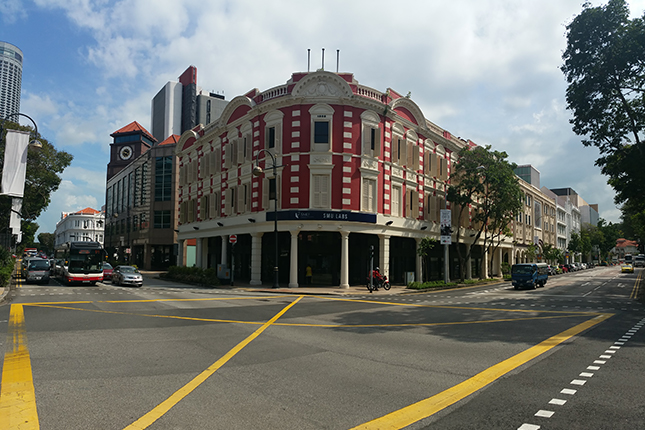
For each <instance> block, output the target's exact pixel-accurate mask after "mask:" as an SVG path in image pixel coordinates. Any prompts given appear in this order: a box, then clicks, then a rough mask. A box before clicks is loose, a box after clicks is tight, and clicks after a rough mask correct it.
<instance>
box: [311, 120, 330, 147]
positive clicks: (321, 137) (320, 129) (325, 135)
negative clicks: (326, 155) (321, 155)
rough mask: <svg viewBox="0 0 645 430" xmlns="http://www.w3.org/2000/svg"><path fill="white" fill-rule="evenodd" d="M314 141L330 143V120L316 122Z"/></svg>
mask: <svg viewBox="0 0 645 430" xmlns="http://www.w3.org/2000/svg"><path fill="white" fill-rule="evenodd" d="M314 143H329V122H328V121H316V122H314Z"/></svg>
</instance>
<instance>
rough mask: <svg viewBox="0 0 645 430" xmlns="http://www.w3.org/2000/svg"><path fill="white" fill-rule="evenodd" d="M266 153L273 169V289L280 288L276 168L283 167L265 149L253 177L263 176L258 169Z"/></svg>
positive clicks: (261, 171)
mask: <svg viewBox="0 0 645 430" xmlns="http://www.w3.org/2000/svg"><path fill="white" fill-rule="evenodd" d="M263 152H265V153H267V154H269V157H271V163H272V166H271V167H272V168H273V177H274V178H275V195H274V199H273V215H274V216H273V234H274V242H275V265H274V266H273V275H274V278H273V288H280V281H279V276H278V257H279V255H278V252H279V248H278V167H284V166H278V165H276V160H275V156H274V155H273V154H272V153H271V151H269V150H267V149H260V151H259V152H258V154H257V155H256V156H255V167H254V168H253V176H262V175H263V174H264V170H263V169H262V167H260V154H261V153H263Z"/></svg>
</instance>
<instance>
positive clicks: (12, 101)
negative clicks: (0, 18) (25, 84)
mask: <svg viewBox="0 0 645 430" xmlns="http://www.w3.org/2000/svg"><path fill="white" fill-rule="evenodd" d="M21 84H22V51H21V50H20V49H19V48H18V47H17V46H14V45H12V44H11V43H7V42H2V41H0V119H3V118H6V117H7V116H8V115H10V114H13V113H18V112H20V86H21ZM9 119H10V120H11V121H15V122H18V118H17V117H15V118H9Z"/></svg>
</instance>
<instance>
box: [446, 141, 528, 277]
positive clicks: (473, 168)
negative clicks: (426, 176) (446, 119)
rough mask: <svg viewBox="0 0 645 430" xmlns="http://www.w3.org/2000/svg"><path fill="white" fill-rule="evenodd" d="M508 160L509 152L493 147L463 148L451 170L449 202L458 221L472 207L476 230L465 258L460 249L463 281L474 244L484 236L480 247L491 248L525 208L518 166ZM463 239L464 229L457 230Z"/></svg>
mask: <svg viewBox="0 0 645 430" xmlns="http://www.w3.org/2000/svg"><path fill="white" fill-rule="evenodd" d="M507 158H508V154H506V152H499V151H491V147H490V145H488V146H485V147H484V146H476V147H473V148H469V147H464V148H463V149H462V150H461V151H460V152H459V161H457V163H456V164H455V165H454V166H453V168H452V171H451V174H450V186H449V188H448V200H449V201H450V202H451V204H452V205H453V209H452V210H453V211H455V210H456V211H458V214H457V217H456V219H463V218H464V217H463V215H464V214H465V213H467V211H468V210H469V207H470V206H472V207H473V211H472V213H473V216H472V225H473V228H474V229H475V233H474V236H473V241H472V243H468V244H466V246H467V252H466V255H462V253H461V247H460V246H457V254H458V255H459V260H460V264H459V266H460V268H461V279H464V278H465V268H466V265H465V264H464V262H465V261H467V260H468V259H469V258H470V255H471V253H472V249H473V245H474V244H475V243H478V241H479V240H480V239H481V238H482V237H483V242H482V243H481V245H482V246H483V248H484V249H488V247H489V245H490V242H491V241H492V240H493V239H494V238H495V237H500V234H505V233H506V232H507V231H508V229H507V226H508V225H509V224H510V222H511V221H512V220H513V218H514V217H515V215H517V213H519V211H520V210H521V208H522V191H521V189H520V185H519V181H518V178H517V176H516V175H515V172H514V171H513V170H514V169H515V168H516V167H517V165H516V164H515V163H509V162H508V160H507ZM454 227H457V226H454ZM454 227H453V228H454ZM460 237H461V229H459V228H458V229H457V243H459V242H460ZM500 240H501V239H500Z"/></svg>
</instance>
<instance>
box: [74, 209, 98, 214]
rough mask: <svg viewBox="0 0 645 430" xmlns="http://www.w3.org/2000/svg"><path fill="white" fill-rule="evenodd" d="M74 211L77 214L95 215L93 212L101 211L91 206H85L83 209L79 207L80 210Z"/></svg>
mask: <svg viewBox="0 0 645 430" xmlns="http://www.w3.org/2000/svg"><path fill="white" fill-rule="evenodd" d="M76 213H77V214H87V215H95V214H98V213H101V211H97V210H96V209H92V208H85V209H81V210H80V211H77V212H76Z"/></svg>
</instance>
